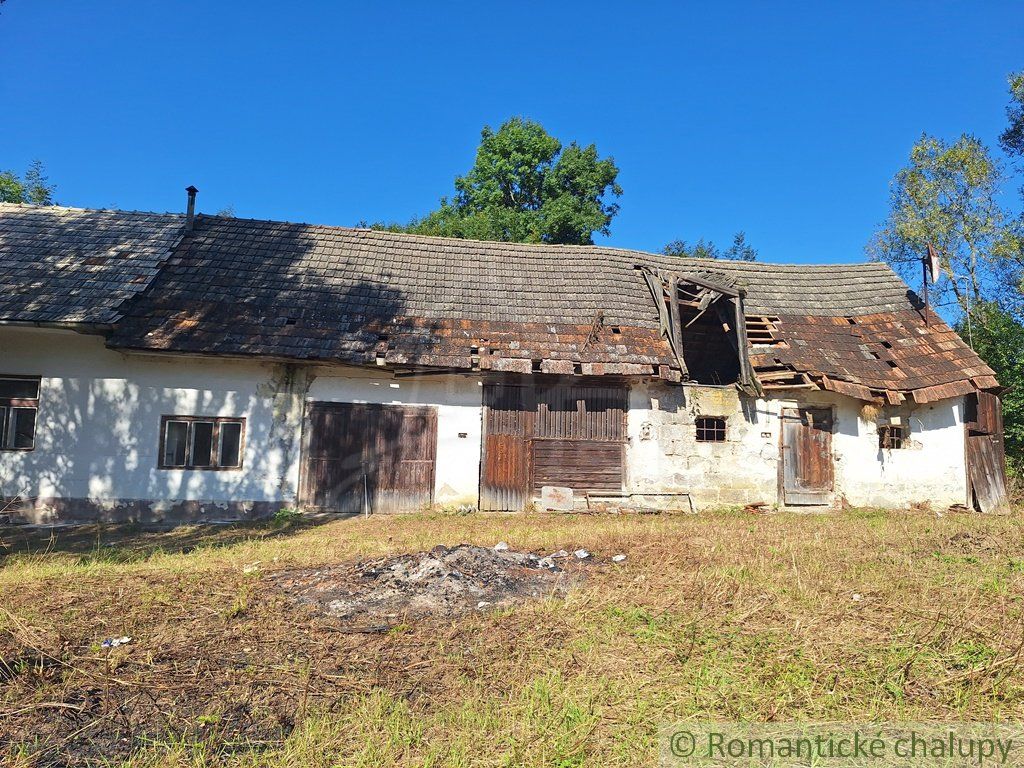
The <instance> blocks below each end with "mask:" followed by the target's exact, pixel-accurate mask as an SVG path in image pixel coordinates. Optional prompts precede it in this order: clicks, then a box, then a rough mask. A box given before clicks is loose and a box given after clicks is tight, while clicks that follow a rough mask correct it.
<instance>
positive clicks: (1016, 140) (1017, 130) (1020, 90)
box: [999, 72, 1024, 157]
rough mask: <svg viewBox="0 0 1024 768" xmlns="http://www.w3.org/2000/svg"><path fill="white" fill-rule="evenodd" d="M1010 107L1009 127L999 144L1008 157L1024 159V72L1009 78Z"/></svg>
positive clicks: (1007, 112) (1008, 112)
mask: <svg viewBox="0 0 1024 768" xmlns="http://www.w3.org/2000/svg"><path fill="white" fill-rule="evenodd" d="M1009 85H1010V106H1008V107H1007V108H1006V117H1007V119H1008V121H1009V123H1010V124H1009V125H1008V126H1007V127H1006V130H1005V131H1003V133H1002V135H1000V137H999V144H1000V145H1001V146H1002V148H1003V151H1005V152H1006V154H1008V155H1016V156H1017V157H1024V72H1015V73H1014V74H1012V75H1010V77H1009Z"/></svg>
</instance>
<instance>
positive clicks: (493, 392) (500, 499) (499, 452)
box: [480, 383, 536, 512]
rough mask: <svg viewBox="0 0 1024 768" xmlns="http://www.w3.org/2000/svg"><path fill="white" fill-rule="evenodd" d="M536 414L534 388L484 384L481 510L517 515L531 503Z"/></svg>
mask: <svg viewBox="0 0 1024 768" xmlns="http://www.w3.org/2000/svg"><path fill="white" fill-rule="evenodd" d="M535 412H536V397H535V395H534V391H533V388H532V387H527V386H515V385H511V384H495V383H488V384H485V385H484V439H483V458H482V461H481V465H482V466H481V473H480V509H484V510H491V511H501V512H513V511H519V510H521V509H523V508H525V507H526V505H527V504H528V503H529V502H530V477H531V474H532V472H531V466H530V464H531V462H530V459H531V453H530V438H531V437H532V436H533V423H534V417H535Z"/></svg>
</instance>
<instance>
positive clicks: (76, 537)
mask: <svg viewBox="0 0 1024 768" xmlns="http://www.w3.org/2000/svg"><path fill="white" fill-rule="evenodd" d="M343 517H344V516H342V515H318V516H316V517H297V518H287V519H283V520H281V519H269V520H258V521H243V522H237V523H196V524H192V525H177V526H170V525H154V524H143V523H96V524H92V525H74V526H67V527H29V526H0V568H2V567H3V566H4V565H5V563H6V561H7V559H8V558H11V557H16V556H25V555H29V556H45V555H71V556H76V555H77V556H78V563H79V564H80V565H86V564H89V563H94V562H95V563H101V562H102V563H130V562H138V561H140V560H145V559H147V558H149V557H151V556H153V555H155V554H187V553H189V552H192V551H194V550H196V549H199V548H204V549H209V548H221V547H230V546H233V545H235V544H239V543H241V542H245V541H251V540H263V539H270V538H282V537H286V536H293V535H295V534H298V533H302V532H303V531H307V530H309V529H311V528H315V527H318V526H320V525H324V524H326V523H330V522H334V521H335V520H339V519H342V518H343Z"/></svg>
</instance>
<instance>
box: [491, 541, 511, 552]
mask: <svg viewBox="0 0 1024 768" xmlns="http://www.w3.org/2000/svg"><path fill="white" fill-rule="evenodd" d="M494 551H495V552H508V543H507V542H504V541H499V542H498V543H497V544H495V545H494Z"/></svg>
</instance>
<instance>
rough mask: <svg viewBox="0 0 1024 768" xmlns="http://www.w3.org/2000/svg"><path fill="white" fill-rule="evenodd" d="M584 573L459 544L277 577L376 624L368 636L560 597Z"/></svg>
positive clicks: (302, 596)
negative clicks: (381, 628) (382, 626)
mask: <svg viewBox="0 0 1024 768" xmlns="http://www.w3.org/2000/svg"><path fill="white" fill-rule="evenodd" d="M587 554H588V556H589V553H587ZM561 556H562V557H568V552H564V553H563V555H561ZM583 569H584V565H583V563H579V562H575V561H574V562H572V563H571V564H570V563H567V564H566V565H565V566H564V567H559V566H557V565H556V564H555V562H554V560H553V559H552V557H540V556H538V555H535V554H531V553H528V552H516V551H513V550H499V549H498V548H497V547H477V546H472V545H469V544H459V545H458V546H455V547H445V546H437V547H434V548H433V549H432V550H430V551H429V552H417V553H415V554H411V555H397V556H390V557H381V558H375V559H372V560H364V561H362V562H358V563H349V564H345V565H338V566H332V567H328V568H312V569H302V570H293V571H287V572H283V573H278V574H275V575H274V576H272V577H271V578H272V579H273V580H274V582H275V583H276V584H277V585H278V586H279V587H280V588H281V589H283V590H284V591H285V592H286V593H287V594H288V595H289V596H290V597H291V598H292V599H293V600H295V601H296V602H298V603H300V604H303V605H309V606H312V607H314V608H315V609H316V610H317V611H319V612H321V613H324V614H327V615H328V616H334V617H338V618H342V619H345V620H347V621H353V622H358V623H371V624H374V626H373V627H371V629H370V630H369V631H376V623H377V622H380V623H383V622H388V624H389V625H395V624H398V623H400V622H402V621H404V620H406V619H414V618H423V617H427V616H454V615H458V614H460V613H467V612H471V611H474V610H493V609H496V608H501V607H504V606H507V605H511V604H515V603H520V602H523V601H524V600H527V599H529V598H533V597H544V596H547V595H552V594H560V593H562V592H564V591H565V590H566V589H567V588H568V587H570V586H572V585H573V584H575V583H577V582H578V581H580V580H581V579H582V578H583V576H584V574H583ZM362 631H367V630H362Z"/></svg>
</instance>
